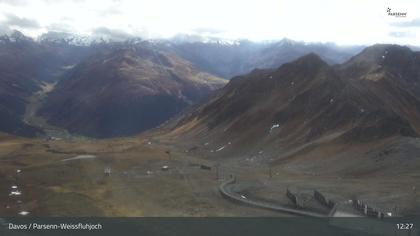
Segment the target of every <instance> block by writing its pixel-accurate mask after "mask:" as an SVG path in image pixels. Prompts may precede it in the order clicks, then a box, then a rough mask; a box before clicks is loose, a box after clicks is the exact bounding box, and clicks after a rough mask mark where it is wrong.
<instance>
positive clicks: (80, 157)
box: [61, 155, 96, 161]
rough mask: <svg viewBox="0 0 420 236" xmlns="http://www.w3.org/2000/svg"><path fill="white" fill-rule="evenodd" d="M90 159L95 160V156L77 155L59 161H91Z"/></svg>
mask: <svg viewBox="0 0 420 236" xmlns="http://www.w3.org/2000/svg"><path fill="white" fill-rule="evenodd" d="M92 158H96V156H95V155H78V156H75V157H72V158H67V159H63V160H61V161H73V160H79V159H92Z"/></svg>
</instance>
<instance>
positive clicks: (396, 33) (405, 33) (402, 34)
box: [389, 31, 416, 38]
mask: <svg viewBox="0 0 420 236" xmlns="http://www.w3.org/2000/svg"><path fill="white" fill-rule="evenodd" d="M389 36H391V37H394V38H413V37H416V34H414V33H413V32H409V31H391V32H389Z"/></svg>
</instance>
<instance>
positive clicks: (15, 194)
mask: <svg viewBox="0 0 420 236" xmlns="http://www.w3.org/2000/svg"><path fill="white" fill-rule="evenodd" d="M20 195H22V192H21V191H19V190H15V191H12V192H10V194H9V196H20Z"/></svg>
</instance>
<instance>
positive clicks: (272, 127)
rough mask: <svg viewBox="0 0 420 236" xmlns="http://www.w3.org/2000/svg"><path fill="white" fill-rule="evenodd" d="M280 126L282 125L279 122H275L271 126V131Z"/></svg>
mask: <svg viewBox="0 0 420 236" xmlns="http://www.w3.org/2000/svg"><path fill="white" fill-rule="evenodd" d="M278 127H280V125H279V124H274V125H273V126H271V128H270V133H271V131H272V130H273V129H275V128H278Z"/></svg>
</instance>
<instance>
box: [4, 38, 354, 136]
mask: <svg viewBox="0 0 420 236" xmlns="http://www.w3.org/2000/svg"><path fill="white" fill-rule="evenodd" d="M360 48H361V47H338V46H336V45H333V44H320V43H313V44H308V43H303V42H296V41H292V40H289V39H284V40H282V41H278V42H262V43H255V42H250V41H244V40H242V41H232V42H229V43H226V42H224V41H222V40H216V41H215V40H213V41H208V42H204V41H190V40H183V41H182V40H142V39H129V40H127V41H124V42H109V41H104V40H96V41H89V40H88V39H86V38H80V37H76V36H73V35H71V34H59V33H53V32H50V33H47V34H44V35H42V36H41V37H39V38H38V39H32V38H29V37H26V36H24V35H23V34H22V33H20V32H18V31H15V32H13V33H12V34H11V35H4V36H2V37H1V38H0V68H1V71H0V83H2V87H1V88H2V89H1V91H0V97H1V98H2V99H1V102H0V107H1V109H0V114H1V116H0V117H1V121H2V122H1V124H2V125H1V127H0V131H3V132H7V133H12V134H18V135H24V136H36V135H40V134H41V135H42V133H43V129H44V128H45V127H44V126H45V125H43V124H34V123H30V122H27V120H28V119H27V117H25V114H26V115H27V114H28V112H27V111H28V109H29V108H30V110H31V112H29V113H30V114H34V115H36V116H38V117H39V119H42V120H45V121H46V122H48V123H49V124H51V125H55V126H59V127H60V128H64V129H67V130H68V131H70V132H72V133H75V134H80V135H86V136H90V137H98V138H106V137H115V136H125V135H133V134H136V133H139V132H142V131H144V130H147V129H150V128H153V127H156V126H157V125H159V124H161V123H162V122H164V121H165V120H167V119H169V118H171V117H173V116H174V115H175V114H177V113H179V112H180V111H181V110H183V109H184V108H185V107H187V106H188V105H191V104H193V103H196V102H198V101H200V100H201V99H204V98H205V97H206V96H207V95H208V94H210V93H212V91H214V90H216V89H218V88H220V87H222V86H223V85H224V84H225V83H226V82H227V81H226V80H225V79H230V78H231V77H233V76H235V75H240V74H243V73H248V72H249V71H251V70H253V69H254V68H258V67H259V68H270V67H276V66H279V65H281V64H283V63H286V62H288V61H291V60H294V59H296V58H298V57H300V56H302V55H305V54H307V53H310V52H315V53H318V54H319V55H320V57H321V58H323V59H324V60H326V61H327V62H328V63H330V64H335V63H340V62H342V61H343V60H346V59H348V58H350V57H351V55H353V54H354V53H356V52H357V51H358V50H360ZM46 86H48V87H50V88H51V89H52V91H42V89H43V88H45V87H46ZM35 93H38V94H39V93H45V94H42V95H41V97H43V99H42V100H40V99H34V98H33V96H34V94H35ZM34 100H35V103H36V104H33V103H34ZM33 107H36V108H37V109H36V111H32V110H33V109H32V108H33ZM25 112H26V113H25ZM37 119H38V118H37ZM25 120H26V121H25Z"/></svg>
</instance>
